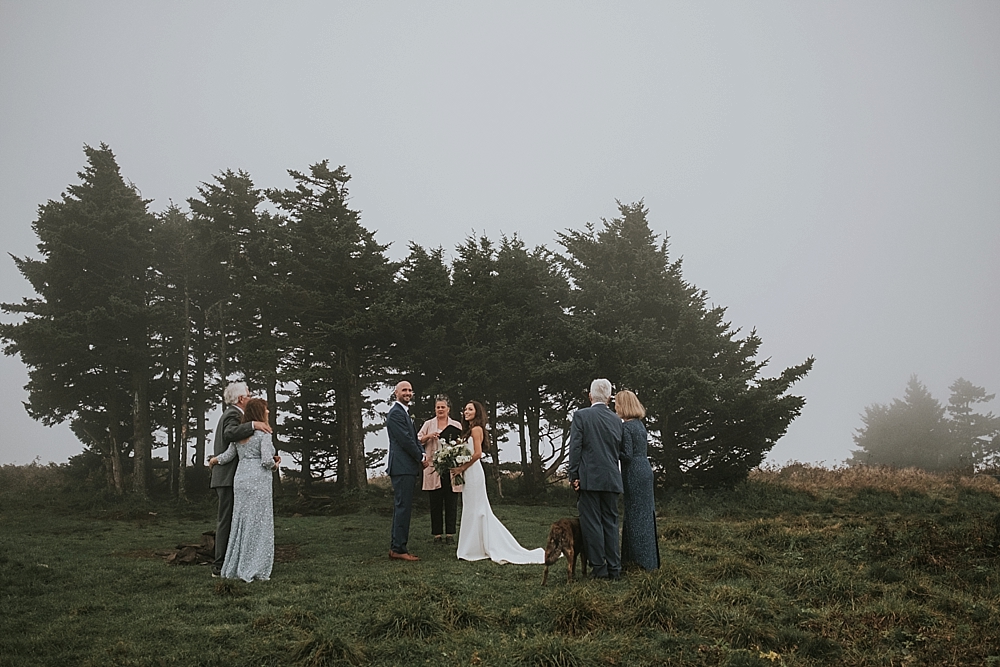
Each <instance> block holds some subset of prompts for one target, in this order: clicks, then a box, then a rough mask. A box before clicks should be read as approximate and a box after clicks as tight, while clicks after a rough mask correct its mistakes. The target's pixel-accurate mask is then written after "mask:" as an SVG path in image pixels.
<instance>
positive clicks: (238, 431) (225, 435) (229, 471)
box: [212, 382, 271, 577]
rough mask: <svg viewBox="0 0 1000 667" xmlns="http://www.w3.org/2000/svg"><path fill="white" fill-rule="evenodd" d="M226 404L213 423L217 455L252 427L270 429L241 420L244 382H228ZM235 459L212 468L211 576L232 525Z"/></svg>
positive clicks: (246, 396)
mask: <svg viewBox="0 0 1000 667" xmlns="http://www.w3.org/2000/svg"><path fill="white" fill-rule="evenodd" d="M222 400H223V402H225V404H226V407H225V409H224V410H223V411H222V416H221V417H219V425H218V426H216V427H215V440H214V441H213V442H212V451H213V452H215V456H219V455H220V454H222V453H223V452H224V451H226V449H227V448H228V447H229V444H230V443H233V442H239V441H240V440H246V439H247V438H249V437H250V436H251V435H253V432H254V431H264V432H265V433H270V432H271V426H270V425H269V424H267V423H265V422H257V421H251V422H247V423H246V424H243V423H241V422H242V421H243V408H244V407H245V406H246V404H247V401H249V400H250V390H249V389H247V385H246V383H245V382H232V383H230V384H229V386H227V387H226V390H225V391H224V392H223V393H222ZM236 466H237V461H236V459H233V460H232V461H230V462H229V463H222V464H219V465H217V466H214V467H213V468H212V488H213V489H215V492H216V493H217V494H218V496H219V516H218V518H217V519H216V524H215V562H213V563H212V576H213V577H218V576H219V575H220V574H221V573H222V563H223V562H224V561H225V560H226V547H228V546H229V532H230V530H232V526H233V478H234V477H235V476H236Z"/></svg>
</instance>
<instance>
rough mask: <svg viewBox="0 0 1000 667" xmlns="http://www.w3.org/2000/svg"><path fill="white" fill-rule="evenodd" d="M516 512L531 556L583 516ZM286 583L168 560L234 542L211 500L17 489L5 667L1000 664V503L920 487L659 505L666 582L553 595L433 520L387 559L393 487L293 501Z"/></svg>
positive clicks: (836, 481)
mask: <svg viewBox="0 0 1000 667" xmlns="http://www.w3.org/2000/svg"><path fill="white" fill-rule="evenodd" d="M572 500H573V498H572V495H570V494H569V493H568V492H566V491H565V490H555V491H553V492H552V493H551V494H550V495H548V496H546V498H545V499H544V501H543V502H541V503H538V502H536V503H535V504H531V505H528V504H523V505H518V504H508V503H497V502H495V503H494V510H495V511H496V513H497V515H498V516H499V517H500V518H501V519H502V520H503V521H504V522H505V523H506V524H507V526H508V527H509V528H510V529H511V531H512V532H513V533H514V535H515V536H516V537H517V538H518V539H519V540H520V541H521V542H522V544H524V545H525V546H541V545H542V544H544V541H545V537H546V533H547V529H548V524H549V523H550V522H551V521H553V520H555V519H557V518H559V517H561V516H567V515H572V514H574V509H575V508H574V507H573V503H572ZM276 505H277V506H276V513H277V517H276V522H275V530H276V536H275V537H276V544H277V547H278V553H279V562H277V563H276V564H275V568H274V573H273V577H272V580H271V581H269V582H258V583H254V584H250V585H248V584H244V583H242V582H233V581H229V580H225V581H223V580H218V579H212V578H211V577H210V576H209V571H208V568H207V567H206V566H175V565H167V564H166V563H165V562H164V560H163V559H162V558H161V557H158V556H156V555H155V553H154V552H156V551H158V550H162V549H165V548H169V547H173V546H176V545H177V544H181V543H194V542H197V541H198V539H199V537H200V535H201V533H202V531H205V530H209V529H212V528H214V525H213V517H214V510H215V508H214V503H212V502H211V497H210V496H208V495H207V494H206V496H205V497H203V498H199V499H198V500H197V501H194V502H191V503H184V504H176V503H173V502H169V501H160V502H156V501H154V502H152V503H141V502H136V501H113V500H107V499H104V500H101V499H97V500H95V499H93V498H92V497H88V496H87V495H85V494H83V493H82V492H80V491H77V490H74V489H72V488H70V485H68V483H67V482H66V481H65V480H64V479H63V477H62V476H61V474H60V473H59V471H58V470H56V469H52V468H46V467H38V466H27V467H13V466H5V467H2V468H0V628H2V632H0V665H94V666H97V665H101V666H103V665H122V666H124V665H299V666H317V667H318V666H322V665H366V664H373V665H538V666H543V665H552V666H563V665H565V666H569V665H731V666H741V665H742V666H751V665H767V666H776V665H998V666H1000V576H998V569H997V565H998V562H997V556H998V553H1000V552H998V548H997V547H998V544H1000V536H998V534H997V524H996V517H997V516H998V514H1000V485H998V484H997V482H996V481H995V480H994V479H993V478H992V477H977V478H959V477H945V476H931V475H926V474H921V473H917V472H914V471H900V472H893V471H885V470H871V469H858V470H834V471H828V470H822V469H816V468H809V467H806V466H798V465H794V466H790V467H787V468H785V469H783V470H771V471H762V472H756V473H755V474H754V475H753V477H752V478H751V480H749V481H748V482H746V483H745V484H742V485H740V486H739V487H738V488H736V489H734V490H731V491H726V492H718V493H708V492H695V491H691V492H683V493H682V492H678V493H675V494H672V495H671V496H670V497H667V498H663V499H661V501H660V502H659V507H658V516H659V518H658V524H659V533H660V551H661V556H662V559H663V567H662V568H661V569H660V570H659V571H657V572H655V573H652V574H646V573H641V572H629V573H628V574H627V576H626V577H625V579H624V580H623V581H622V582H619V583H607V582H591V581H577V582H575V583H573V584H566V583H565V569H564V568H565V564H564V563H563V562H560V563H559V564H558V565H557V566H556V567H555V569H554V572H553V573H552V574H551V575H550V581H549V585H548V586H547V587H545V588H542V587H541V586H540V582H541V576H542V568H541V566H513V565H506V566H500V565H495V564H493V563H489V562H485V563H484V562H479V563H466V562H459V561H457V560H456V559H455V556H454V549H453V547H452V548H447V547H436V546H434V545H432V544H431V543H430V535H429V530H428V524H429V522H428V517H427V516H426V513H424V512H421V511H420V510H419V509H418V511H417V512H416V513H415V515H414V520H413V529H412V533H411V540H410V541H411V551H413V552H415V553H417V554H418V555H419V556H420V557H421V559H422V560H421V561H420V562H418V563H401V562H395V561H390V560H389V559H388V558H387V551H388V535H389V523H390V513H391V502H390V499H389V497H388V495H387V494H386V493H385V492H384V491H383V490H380V489H377V488H376V489H373V490H372V491H371V492H370V493H367V494H362V495H357V496H351V497H348V498H341V499H338V500H336V501H335V502H333V503H332V504H330V506H328V507H323V508H321V509H319V510H318V511H314V512H313V513H308V512H305V513H304V515H302V516H295V514H296V513H300V514H303V507H301V506H299V505H298V504H297V501H296V498H295V496H294V494H292V493H291V491H290V488H289V491H288V492H286V493H285V494H284V495H283V496H282V497H281V498H280V499H279V500H278V502H277V504H276Z"/></svg>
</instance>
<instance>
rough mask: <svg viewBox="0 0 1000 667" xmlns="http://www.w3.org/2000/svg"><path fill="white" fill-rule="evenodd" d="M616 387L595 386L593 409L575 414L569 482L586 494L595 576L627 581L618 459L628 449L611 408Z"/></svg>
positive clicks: (582, 507)
mask: <svg viewBox="0 0 1000 667" xmlns="http://www.w3.org/2000/svg"><path fill="white" fill-rule="evenodd" d="M610 400H611V383H610V382H608V381H607V380H605V379H598V380H594V381H593V382H591V383H590V403H591V405H590V407H589V408H581V409H580V410H577V411H576V412H575V413H574V414H573V423H572V425H571V426H570V430H569V479H570V483H571V484H572V485H573V488H574V489H576V490H577V491H579V492H580V498H579V500H578V501H577V505H576V506H577V509H578V510H579V511H580V528H581V530H582V531H583V540H584V542H585V543H586V552H587V560H589V561H590V567H591V576H592V577H594V578H595V579H618V578H619V577H621V570H622V560H621V552H620V551H619V549H618V496H619V494H621V493H622V490H623V489H622V473H621V469H620V468H619V467H618V459H619V456H620V455H621V449H622V420H621V419H620V418H619V417H618V415H616V414H615V413H614V411H612V410H611V408H609V407H608V401H610Z"/></svg>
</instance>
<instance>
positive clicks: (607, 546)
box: [576, 491, 622, 579]
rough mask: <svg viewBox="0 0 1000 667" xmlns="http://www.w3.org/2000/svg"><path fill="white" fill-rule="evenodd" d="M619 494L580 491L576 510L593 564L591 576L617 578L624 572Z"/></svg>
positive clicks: (589, 557) (588, 557) (588, 558)
mask: <svg viewBox="0 0 1000 667" xmlns="http://www.w3.org/2000/svg"><path fill="white" fill-rule="evenodd" d="M618 495H619V494H617V493H615V492H614V491H581V492H580V499H579V500H578V501H577V503H576V507H577V509H578V510H579V512H580V530H581V531H582V532H583V541H584V543H585V545H586V552H587V560H589V561H590V567H591V573H590V576H592V577H594V578H597V579H608V578H611V579H617V578H618V577H619V576H621V572H622V558H621V552H620V551H619V549H618Z"/></svg>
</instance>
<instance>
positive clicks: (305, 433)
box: [299, 380, 312, 488]
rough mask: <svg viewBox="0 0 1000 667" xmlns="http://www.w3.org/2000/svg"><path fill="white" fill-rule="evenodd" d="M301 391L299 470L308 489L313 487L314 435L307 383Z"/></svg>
mask: <svg viewBox="0 0 1000 667" xmlns="http://www.w3.org/2000/svg"><path fill="white" fill-rule="evenodd" d="M300 387H301V388H300V390H299V401H300V406H299V410H300V411H301V413H302V458H301V459H300V463H299V469H300V471H301V474H302V483H303V484H304V485H305V487H306V488H309V487H310V486H312V460H311V459H312V456H311V455H312V447H311V446H310V444H309V443H310V442H311V441H312V435H311V433H310V432H309V424H310V421H311V420H310V417H309V392H308V390H307V389H306V381H305V380H303V381H302V384H301V385H300Z"/></svg>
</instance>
